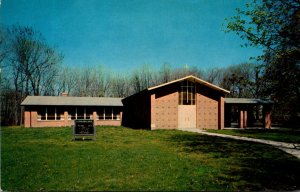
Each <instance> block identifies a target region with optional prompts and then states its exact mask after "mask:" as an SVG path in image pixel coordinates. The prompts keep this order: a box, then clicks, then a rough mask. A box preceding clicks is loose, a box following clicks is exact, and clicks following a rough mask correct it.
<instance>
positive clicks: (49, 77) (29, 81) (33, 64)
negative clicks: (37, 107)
mask: <svg viewBox="0 0 300 192" xmlns="http://www.w3.org/2000/svg"><path fill="white" fill-rule="evenodd" d="M5 40H6V43H7V47H8V49H7V50H8V52H7V53H6V59H5V60H4V62H5V64H4V65H5V66H7V67H8V68H9V69H8V71H9V73H10V74H11V77H12V79H13V81H12V83H13V87H14V94H13V95H14V99H15V103H14V105H13V106H12V107H13V108H14V109H13V111H14V116H15V120H14V124H19V123H20V121H21V119H22V112H21V110H20V103H21V102H22V100H23V99H24V98H25V97H26V96H27V95H42V94H44V93H45V94H52V93H50V92H51V89H52V88H51V87H52V86H53V83H54V81H53V79H54V78H55V76H56V73H57V65H58V64H59V63H60V62H61V61H62V58H63V57H62V55H61V54H57V53H56V51H55V50H54V49H53V48H51V47H50V46H48V45H47V43H46V42H45V40H44V39H43V37H42V35H41V33H40V32H38V31H35V30H34V29H33V28H31V27H22V26H13V27H11V28H7V33H6V38H5ZM0 53H3V51H2V48H1V51H0ZM1 55H2V54H1Z"/></svg>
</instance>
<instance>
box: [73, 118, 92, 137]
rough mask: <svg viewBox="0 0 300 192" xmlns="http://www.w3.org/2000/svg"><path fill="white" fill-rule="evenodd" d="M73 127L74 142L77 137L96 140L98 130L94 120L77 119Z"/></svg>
mask: <svg viewBox="0 0 300 192" xmlns="http://www.w3.org/2000/svg"><path fill="white" fill-rule="evenodd" d="M74 123H75V124H74V126H73V136H74V140H75V138H76V137H82V139H83V140H84V137H87V136H93V137H94V140H96V129H95V126H94V120H92V119H77V120H75V121H74Z"/></svg>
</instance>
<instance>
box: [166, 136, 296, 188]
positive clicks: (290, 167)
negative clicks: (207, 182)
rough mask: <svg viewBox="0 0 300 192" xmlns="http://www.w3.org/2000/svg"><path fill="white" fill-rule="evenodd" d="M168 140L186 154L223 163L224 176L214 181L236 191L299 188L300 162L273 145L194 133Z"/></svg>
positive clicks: (218, 176) (217, 176)
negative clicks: (229, 186)
mask: <svg viewBox="0 0 300 192" xmlns="http://www.w3.org/2000/svg"><path fill="white" fill-rule="evenodd" d="M169 141H171V142H175V143H176V144H177V145H180V146H181V147H183V149H184V152H187V153H199V154H205V155H208V157H209V158H210V157H211V158H210V159H209V160H210V162H211V164H214V163H216V162H218V163H220V162H221V165H222V166H221V168H220V169H221V170H222V174H218V175H216V178H215V179H216V180H220V181H222V183H224V184H225V185H227V184H228V185H234V186H231V187H233V188H234V189H243V190H266V189H268V190H296V189H300V182H299V181H300V160H299V159H297V158H296V157H293V156H291V155H288V154H286V153H284V152H282V151H280V150H279V149H274V148H273V147H271V146H268V145H263V144H257V143H253V142H245V141H237V140H231V139H225V138H219V137H213V136H207V135H193V134H181V135H173V136H171V137H170V138H169ZM226 183H227V184H226Z"/></svg>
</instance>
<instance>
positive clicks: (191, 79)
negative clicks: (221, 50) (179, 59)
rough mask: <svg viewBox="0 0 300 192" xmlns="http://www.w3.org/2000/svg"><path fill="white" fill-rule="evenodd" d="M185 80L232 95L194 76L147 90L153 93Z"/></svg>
mask: <svg viewBox="0 0 300 192" xmlns="http://www.w3.org/2000/svg"><path fill="white" fill-rule="evenodd" d="M184 80H189V81H192V82H195V83H199V84H201V85H204V86H206V87H209V88H211V89H214V90H216V91H220V92H223V93H230V91H228V90H226V89H223V88H221V87H218V86H216V85H214V84H211V83H209V82H207V81H204V80H202V79H199V78H197V77H195V76H193V75H189V76H186V77H183V78H180V79H176V80H173V81H170V82H167V83H164V84H161V85H157V86H154V87H150V88H148V89H147V90H148V91H151V90H154V89H157V88H160V87H164V86H166V85H170V84H173V83H177V82H181V81H184Z"/></svg>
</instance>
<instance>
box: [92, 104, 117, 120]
mask: <svg viewBox="0 0 300 192" xmlns="http://www.w3.org/2000/svg"><path fill="white" fill-rule="evenodd" d="M120 112H121V108H120V107H98V108H97V119H99V120H120V119H121V116H120Z"/></svg>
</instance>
